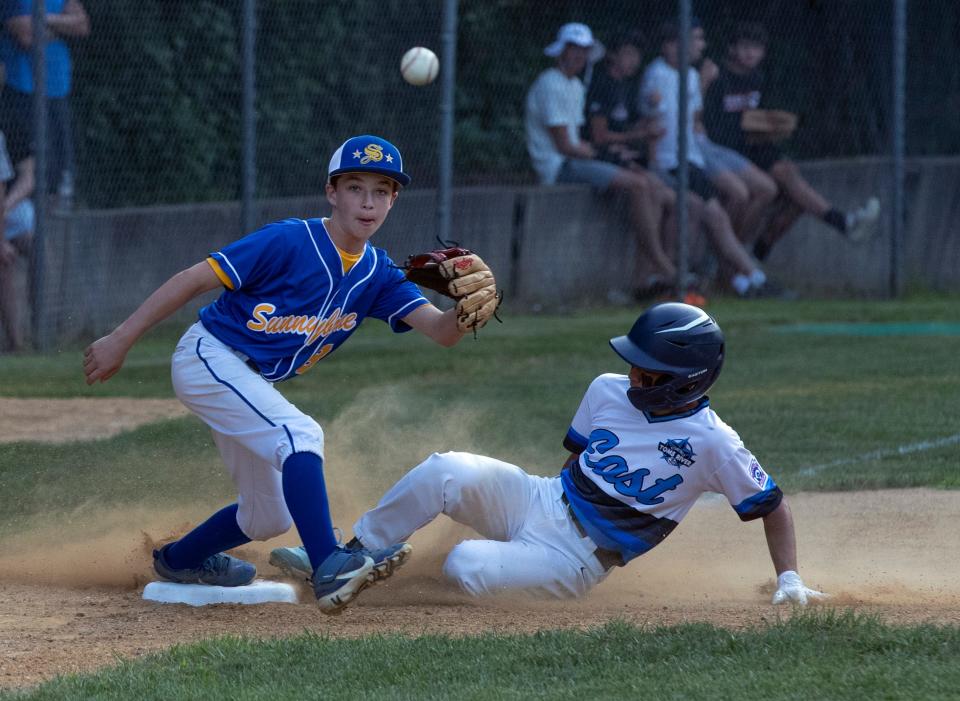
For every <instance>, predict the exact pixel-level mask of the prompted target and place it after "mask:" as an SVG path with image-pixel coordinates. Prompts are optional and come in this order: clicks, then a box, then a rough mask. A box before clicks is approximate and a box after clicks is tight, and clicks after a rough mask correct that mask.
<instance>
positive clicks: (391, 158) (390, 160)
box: [386, 153, 393, 163]
mask: <svg viewBox="0 0 960 701" xmlns="http://www.w3.org/2000/svg"><path fill="white" fill-rule="evenodd" d="M386 159H387V163H393V156H391V155H390V154H389V153H388V154H387V155H386Z"/></svg>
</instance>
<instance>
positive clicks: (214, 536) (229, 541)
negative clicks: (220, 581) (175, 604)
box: [163, 504, 250, 570]
mask: <svg viewBox="0 0 960 701" xmlns="http://www.w3.org/2000/svg"><path fill="white" fill-rule="evenodd" d="M249 542H250V539H249V538H247V535H246V534H245V533H244V532H243V531H241V530H240V526H239V525H237V505H236V504H230V506H225V507H223V508H222V509H220V510H219V511H218V512H217V513H215V514H214V515H213V516H211V517H210V518H208V519H207V520H206V521H204V522H203V523H201V524H200V525H199V526H197V527H196V528H194V529H193V530H192V531H190V532H189V533H187V534H186V535H185V536H183V538H181V539H180V540H178V541H176V542H175V543H171V544H170V545H169V546H167V549H166V550H164V552H163V557H164V559H165V560H166V561H167V564H168V565H170V566H171V567H172V568H173V569H175V570H180V569H196V568H197V567H199V566H200V565H201V564H203V561H204V560H206V559H207V558H208V557H210V556H211V555H216V554H217V553H220V552H223V551H224V550H229V549H230V548H235V547H237V546H238V545H243V544H244V543H249Z"/></svg>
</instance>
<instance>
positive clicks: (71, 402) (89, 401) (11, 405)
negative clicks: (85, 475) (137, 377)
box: [0, 397, 190, 443]
mask: <svg viewBox="0 0 960 701" xmlns="http://www.w3.org/2000/svg"><path fill="white" fill-rule="evenodd" d="M188 413H190V412H188V411H187V408H186V407H185V406H183V404H181V403H180V401H179V400H177V399H131V398H124V397H111V398H109V399H103V398H83V397H81V398H75V399H16V398H11V397H0V416H2V417H3V420H2V421H0V443H14V442H17V441H34V442H39V443H71V442H73V441H88V440H94V439H97V438H109V437H111V436H115V435H117V434H119V433H121V432H122V431H129V430H131V429H134V428H137V427H138V426H142V425H143V424H145V423H149V422H152V421H159V420H161V419H173V418H177V417H180V416H186V415H187V414H188Z"/></svg>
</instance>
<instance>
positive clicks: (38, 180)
mask: <svg viewBox="0 0 960 701" xmlns="http://www.w3.org/2000/svg"><path fill="white" fill-rule="evenodd" d="M31 20H32V22H33V50H32V53H33V137H34V139H33V142H34V163H35V165H34V176H35V181H34V182H35V185H34V188H33V210H34V216H35V221H34V231H33V255H32V256H31V258H30V300H31V307H32V310H33V314H32V316H31V335H32V337H33V345H34V347H35V348H36V349H37V350H41V351H43V350H47V349H49V348H50V345H51V344H50V329H49V326H50V324H49V320H50V319H49V317H50V314H49V310H48V309H47V308H46V294H45V290H44V285H45V282H46V271H45V270H44V261H45V259H46V255H45V253H46V251H45V246H46V234H47V223H48V217H47V210H48V207H47V191H48V189H49V188H48V187H47V180H48V178H47V148H48V144H47V56H46V51H45V48H46V45H47V4H46V2H45V0H35V1H34V3H33V13H32V17H31Z"/></svg>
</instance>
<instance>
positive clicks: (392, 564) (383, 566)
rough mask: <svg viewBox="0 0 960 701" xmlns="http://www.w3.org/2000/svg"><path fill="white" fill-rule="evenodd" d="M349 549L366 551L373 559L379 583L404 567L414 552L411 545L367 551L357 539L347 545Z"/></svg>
mask: <svg viewBox="0 0 960 701" xmlns="http://www.w3.org/2000/svg"><path fill="white" fill-rule="evenodd" d="M347 548H348V549H350V550H353V551H354V552H358V551H361V550H362V551H365V552H366V553H367V554H368V555H369V556H370V557H372V558H373V573H374V576H375V577H376V579H375V581H377V582H382V581H383V580H385V579H386V578H387V577H390V576H391V575H392V574H393V573H394V572H396V571H397V570H398V569H400V568H401V567H403V563H404V562H406V559H407V558H408V557H409V556H410V553H412V552H413V548H411V547H410V544H409V543H395V544H393V545H388V546H387V547H385V548H378V549H376V550H367V549H366V548H364V547H363V543H361V542H360V541H359V540H358V539H357V538H354V539H353V540H351V541H350V542H349V543H347Z"/></svg>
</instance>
